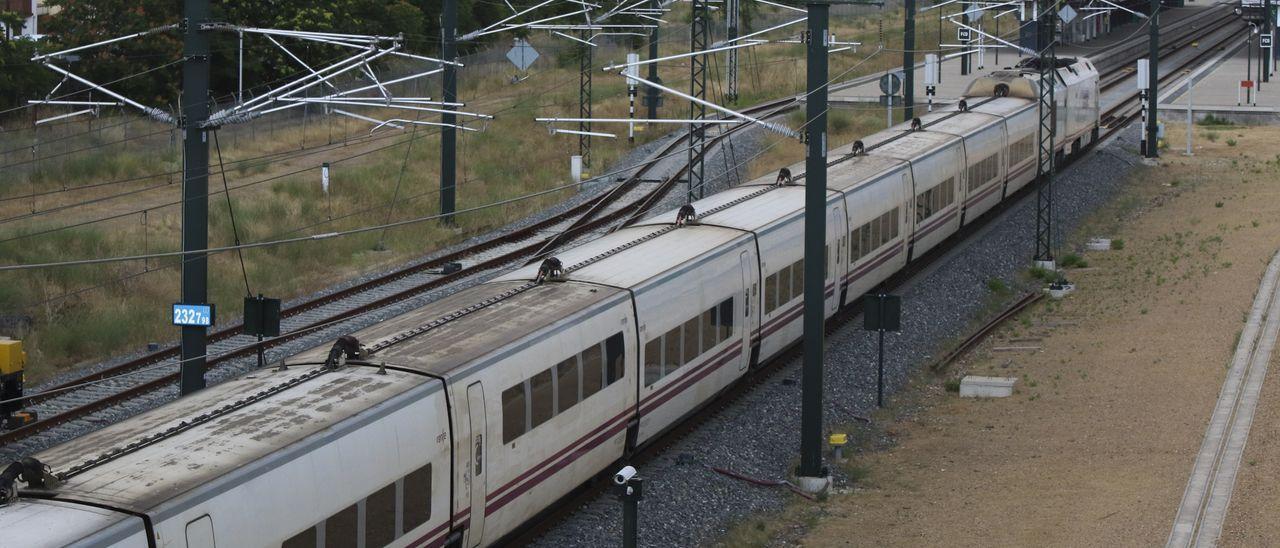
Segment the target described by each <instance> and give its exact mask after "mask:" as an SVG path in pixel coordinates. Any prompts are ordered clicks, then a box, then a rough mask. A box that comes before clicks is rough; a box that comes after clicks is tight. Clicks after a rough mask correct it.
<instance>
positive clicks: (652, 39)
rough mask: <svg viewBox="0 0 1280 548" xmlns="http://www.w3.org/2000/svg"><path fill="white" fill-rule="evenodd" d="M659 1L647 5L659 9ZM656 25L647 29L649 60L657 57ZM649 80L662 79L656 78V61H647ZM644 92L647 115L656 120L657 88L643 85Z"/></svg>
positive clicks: (659, 81)
mask: <svg viewBox="0 0 1280 548" xmlns="http://www.w3.org/2000/svg"><path fill="white" fill-rule="evenodd" d="M661 2H662V0H653V1H652V2H651V3H650V4H649V6H650V7H652V8H653V9H655V10H656V9H661V8H662V3H661ZM658 26H659V25H654V26H653V28H652V29H650V30H649V59H650V60H652V59H657V58H658ZM649 81H650V82H657V83H661V82H662V80H660V79H658V63H649ZM644 93H645V96H646V97H647V98H648V100H649V116H648V117H649V119H650V120H657V119H658V89H657V88H655V87H652V86H645V92H644Z"/></svg>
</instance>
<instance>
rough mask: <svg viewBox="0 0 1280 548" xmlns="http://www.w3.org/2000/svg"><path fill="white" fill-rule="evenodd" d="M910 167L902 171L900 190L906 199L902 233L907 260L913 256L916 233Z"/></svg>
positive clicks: (913, 188) (903, 210)
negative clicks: (905, 245)
mask: <svg viewBox="0 0 1280 548" xmlns="http://www.w3.org/2000/svg"><path fill="white" fill-rule="evenodd" d="M911 169H912V167H908V168H907V169H906V170H905V171H903V172H902V191H903V192H904V193H905V194H906V200H905V202H904V203H903V208H902V217H903V219H902V223H903V227H902V229H903V230H902V234H903V235H904V237H903V239H904V240H906V243H907V262H911V259H912V258H914V257H915V233H916V187H915V178H914V177H912V176H911Z"/></svg>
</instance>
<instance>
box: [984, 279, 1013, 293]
mask: <svg viewBox="0 0 1280 548" xmlns="http://www.w3.org/2000/svg"><path fill="white" fill-rule="evenodd" d="M987 289H989V290H991V292H992V293H999V292H1001V291H1004V290H1006V289H1009V286H1008V285H1007V284H1005V283H1004V280H1001V279H1000V278H991V279H990V280H987Z"/></svg>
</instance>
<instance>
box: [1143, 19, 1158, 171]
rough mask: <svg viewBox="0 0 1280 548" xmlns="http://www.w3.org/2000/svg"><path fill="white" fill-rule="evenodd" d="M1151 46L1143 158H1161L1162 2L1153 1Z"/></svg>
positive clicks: (1148, 54)
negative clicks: (1158, 137) (1158, 131)
mask: <svg viewBox="0 0 1280 548" xmlns="http://www.w3.org/2000/svg"><path fill="white" fill-rule="evenodd" d="M1150 23H1151V25H1150V33H1149V37H1150V46H1149V48H1148V49H1149V50H1150V51H1149V52H1148V53H1147V58H1148V61H1147V66H1148V67H1149V68H1148V77H1149V78H1150V80H1148V81H1147V150H1145V151H1143V156H1145V157H1147V158H1157V157H1159V156H1160V143H1158V142H1157V141H1156V122H1157V120H1156V112H1157V111H1158V109H1159V103H1160V96H1159V94H1158V88H1159V84H1158V81H1159V80H1160V78H1159V76H1158V75H1159V74H1160V73H1159V71H1158V70H1157V69H1156V65H1157V63H1159V60H1160V0H1151V21H1150Z"/></svg>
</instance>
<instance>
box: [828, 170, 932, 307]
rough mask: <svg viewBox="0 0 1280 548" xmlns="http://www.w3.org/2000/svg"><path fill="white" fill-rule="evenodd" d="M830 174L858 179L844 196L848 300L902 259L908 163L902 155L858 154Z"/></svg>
mask: <svg viewBox="0 0 1280 548" xmlns="http://www.w3.org/2000/svg"><path fill="white" fill-rule="evenodd" d="M830 178H831V179H839V180H841V181H857V182H858V183H857V184H856V185H853V186H851V187H849V188H848V189H845V196H844V199H845V205H846V208H847V210H848V212H849V222H848V225H849V233H848V236H847V238H846V241H848V244H849V245H848V250H847V252H846V253H845V258H846V260H847V263H848V264H847V266H846V268H845V271H846V274H845V276H844V279H843V280H842V281H843V284H842V285H843V290H842V291H841V294H842V295H843V302H842V304H846V305H847V304H852V303H853V302H855V301H857V300H858V299H860V298H861V297H862V295H863V294H865V293H866V292H868V291H870V290H871V289H872V288H874V287H875V286H877V285H880V283H881V282H883V281H884V280H885V279H887V278H888V277H889V276H891V275H892V274H893V273H894V272H897V271H899V270H901V269H902V267H903V266H905V265H906V264H907V239H908V238H909V237H910V234H911V232H910V228H909V227H910V216H909V215H908V213H907V212H908V204H909V200H908V197H909V196H911V195H912V193H911V189H912V183H911V169H910V164H908V163H907V162H904V161H901V160H896V159H891V158H886V157H880V156H860V157H857V158H851V159H850V160H848V161H846V162H844V163H841V164H838V165H836V166H835V167H833V168H832V170H831V175H830Z"/></svg>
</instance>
